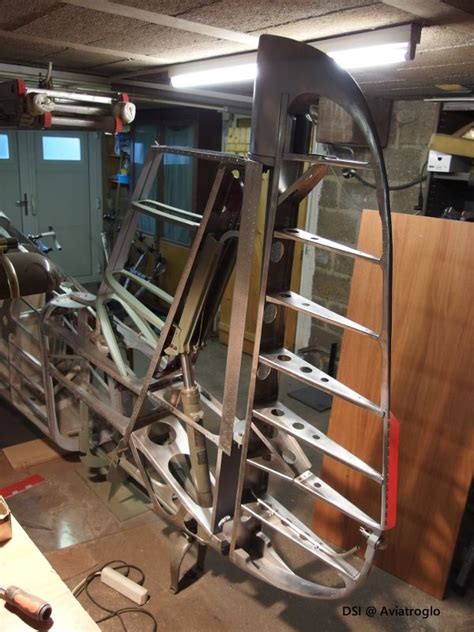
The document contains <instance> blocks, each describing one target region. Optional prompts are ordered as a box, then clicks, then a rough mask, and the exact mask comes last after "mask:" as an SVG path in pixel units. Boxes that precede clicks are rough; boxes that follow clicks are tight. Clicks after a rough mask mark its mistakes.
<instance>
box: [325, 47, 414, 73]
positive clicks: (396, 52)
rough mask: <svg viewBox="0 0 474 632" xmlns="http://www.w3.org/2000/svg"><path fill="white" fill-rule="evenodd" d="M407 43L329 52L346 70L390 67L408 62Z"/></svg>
mask: <svg viewBox="0 0 474 632" xmlns="http://www.w3.org/2000/svg"><path fill="white" fill-rule="evenodd" d="M407 53H408V51H407V43H406V42H402V43H398V44H397V43H396V44H378V45H377V46H362V47H361V48H349V49H346V50H338V51H334V52H331V51H330V50H329V51H328V52H327V54H328V55H329V57H332V58H333V59H334V61H335V62H336V63H337V64H339V66H342V68H345V69H346V70H351V69H352V68H375V67H377V66H388V65H389V64H398V63H400V62H402V61H407Z"/></svg>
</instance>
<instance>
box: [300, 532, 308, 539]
mask: <svg viewBox="0 0 474 632" xmlns="http://www.w3.org/2000/svg"><path fill="white" fill-rule="evenodd" d="M299 536H300V540H307V539H308V537H307V536H306V535H305V534H304V533H300V534H299Z"/></svg>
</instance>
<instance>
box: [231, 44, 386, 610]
mask: <svg viewBox="0 0 474 632" xmlns="http://www.w3.org/2000/svg"><path fill="white" fill-rule="evenodd" d="M257 66H258V76H257V80H256V82H255V89H254V104H253V117H252V141H251V156H252V158H254V159H256V160H258V161H260V162H262V163H264V164H266V165H268V166H269V168H270V169H271V170H273V187H272V193H270V197H269V202H268V206H267V217H266V222H267V227H266V233H265V245H264V255H263V270H262V288H261V294H260V302H259V315H258V318H257V332H256V338H255V340H256V343H255V344H256V348H255V351H254V358H253V366H252V375H253V381H254V383H253V384H252V385H251V388H250V394H249V408H248V411H247V428H246V437H245V438H244V441H243V449H242V453H243V454H242V461H241V473H240V477H241V478H240V483H239V490H238V501H237V505H236V512H235V516H234V532H233V546H232V549H231V558H232V561H233V562H234V563H235V564H236V565H237V566H239V567H241V568H242V569H244V570H246V571H247V572H249V573H251V574H252V575H255V576H256V577H259V578H260V579H262V580H264V581H266V582H268V583H271V584H273V585H275V586H278V587H280V588H282V589H284V590H286V591H288V592H292V593H295V594H299V595H302V596H306V597H313V598H320V599H335V598H341V597H343V596H345V595H347V594H349V593H350V592H352V591H353V590H354V589H355V588H356V587H357V586H358V585H360V583H361V582H362V581H363V580H364V579H365V576H366V575H367V573H368V571H369V570H370V568H371V566H372V563H373V557H374V554H375V551H376V549H377V547H378V545H379V542H380V538H381V535H382V531H383V530H385V529H387V528H390V527H391V526H393V525H392V524H391V523H392V520H391V517H390V516H389V520H388V522H387V478H388V474H389V472H388V465H389V462H388V455H389V431H390V425H389V410H390V338H391V274H392V240H391V222H390V203H389V189H388V182H387V173H386V169H385V164H384V158H383V154H382V149H381V146H380V141H379V139H378V136H377V132H376V129H375V125H374V122H373V119H372V115H371V113H370V110H369V108H368V105H367V102H366V100H365V98H364V96H363V94H362V92H361V90H360V88H359V87H358V85H357V84H356V82H355V81H354V80H353V78H352V77H351V76H350V75H349V74H348V73H347V72H346V71H344V70H343V69H341V68H340V67H339V66H338V65H337V64H336V63H335V62H334V61H333V60H332V59H331V58H329V57H328V56H327V55H325V54H324V53H322V52H321V51H318V50H317V49H315V48H313V47H312V46H309V45H307V44H303V43H301V42H295V41H293V40H290V39H286V38H281V37H275V36H271V35H263V36H262V37H261V38H260V42H259V49H258V56H257ZM319 97H325V98H327V99H330V100H331V101H334V102H335V103H336V104H337V105H339V106H340V107H342V108H343V109H344V110H346V112H347V113H348V114H349V115H350V116H351V118H352V119H353V120H354V121H355V122H356V124H357V125H358V127H359V128H360V130H361V132H362V133H363V136H364V137H365V140H366V144H367V146H368V147H369V149H370V153H371V163H370V168H372V169H373V171H374V178H375V182H376V186H377V192H376V193H377V202H378V207H379V214H380V218H381V223H382V245H383V253H382V256H381V259H380V267H381V268H382V271H383V301H382V303H383V305H382V329H381V332H380V337H379V342H380V347H381V352H382V376H381V377H382V379H381V385H382V387H381V397H380V410H381V413H382V415H381V416H382V423H383V437H384V439H383V447H382V449H383V470H382V483H381V515H380V522H379V524H378V525H377V527H376V528H373V529H371V530H369V531H367V529H365V530H364V531H365V534H366V537H367V546H366V550H365V555H364V561H363V565H362V567H361V568H359V569H358V570H356V569H354V568H353V569H352V570H353V572H352V571H350V570H348V569H347V568H344V567H343V565H341V567H340V568H339V571H338V570H337V564H336V559H337V558H340V556H339V554H337V553H336V552H335V551H334V550H333V551H332V552H331V554H330V555H332V564H329V565H330V566H331V565H332V567H333V569H334V568H336V573H337V575H338V576H339V578H340V579H341V580H342V582H343V584H344V585H343V586H341V587H335V586H327V585H321V584H318V583H314V582H311V581H308V580H305V579H303V578H302V577H300V576H298V575H297V574H296V573H294V572H293V571H292V570H291V569H290V568H289V567H288V566H287V565H286V564H285V562H284V561H283V559H282V558H280V557H279V555H278V554H277V553H276V551H275V550H274V549H273V547H272V546H271V541H270V540H269V539H268V538H267V537H266V536H265V535H263V534H261V533H260V535H259V537H260V538H264V539H265V542H264V545H261V546H260V547H256V549H257V550H260V555H257V557H255V556H254V555H253V554H252V553H251V551H252V550H255V545H254V546H253V547H249V546H248V544H246V537H248V531H247V536H246V537H245V536H242V524H243V523H245V520H248V519H249V516H250V519H251V520H253V521H254V522H253V524H254V525H258V524H260V525H262V524H263V525H265V524H266V525H267V526H269V527H272V528H274V529H276V530H277V531H278V530H280V531H281V526H280V525H281V523H282V522H283V523H285V522H287V520H286V518H285V517H284V516H283V519H282V515H283V513H282V511H281V509H275V503H274V502H273V501H272V503H273V505H272V507H273V509H272V508H270V503H267V504H265V502H263V503H262V502H261V500H260V499H257V502H258V503H260V504H263V505H264V506H265V507H266V509H265V510H263V509H261V507H260V508H258V507H257V508H255V507H254V506H251V505H249V504H248V503H245V501H244V504H242V505H240V506H239V501H240V499H242V500H243V499H244V498H248V493H249V489H248V487H247V489H246V491H244V487H245V485H246V483H245V480H244V477H245V475H244V473H243V472H244V470H245V465H246V459H247V449H248V446H249V437H250V434H251V428H250V425H251V420H252V418H253V406H254V400H255V395H256V394H257V400H260V404H261V400H262V397H263V399H264V400H265V399H266V397H267V395H268V394H269V393H271V392H272V391H273V392H275V391H276V392H277V390H278V387H277V386H275V381H273V386H271V385H270V387H266V391H265V389H264V390H263V391H262V390H260V392H259V390H258V388H257V389H256V386H255V379H256V377H255V375H256V370H257V367H258V364H259V353H260V350H259V347H260V341H261V340H264V339H263V338H262V327H263V328H265V326H264V325H262V318H263V308H264V305H265V293H266V289H267V282H268V283H269V285H272V283H273V284H274V280H273V281H272V280H271V278H270V277H269V276H268V271H269V266H270V265H271V264H270V247H271V244H272V241H273V230H274V226H275V219H276V217H278V191H279V192H280V194H281V193H282V190H285V189H287V188H288V187H289V186H290V185H291V183H292V182H293V181H294V179H295V174H296V176H297V177H298V176H300V177H301V171H300V172H298V170H297V169H295V168H294V165H291V164H290V162H289V160H291V156H290V155H289V154H293V155H294V154H297V153H299V154H306V153H307V152H308V144H309V136H308V135H307V134H306V135H305V133H304V122H305V117H306V115H307V114H308V113H309V112H310V108H311V106H313V105H316V104H317V103H318V99H319ZM302 132H303V133H302ZM322 162H324V161H322ZM283 197H284V196H283ZM294 210H295V212H296V213H297V204H296V206H295V209H294ZM280 219H281V217H280ZM278 221H279V220H278ZM267 327H268V326H267ZM267 333H268V330H267ZM279 335H280V337H281V331H280V332H279ZM277 337H278V336H277ZM264 338H265V336H264ZM263 346H264V347H265V346H267V347H268V336H267V337H266V338H265V342H263ZM260 357H263V356H260ZM284 359H288V360H289V359H290V358H284ZM263 379H265V378H263ZM257 381H258V380H257ZM262 393H263V395H262ZM265 393H266V394H265ZM267 469H268V467H267ZM269 471H271V469H270V470H269ZM250 486H251V485H250ZM259 493H260V492H259ZM391 504H393V499H392V502H391ZM342 511H343V512H344V509H342ZM275 519H276V522H278V523H280V524H279V525H276V523H275ZM250 524H251V523H250ZM293 526H294V528H293V531H294V532H295V531H296V533H298V530H299V537H300V538H301V537H302V535H303V534H305V537H304V538H303V539H304V540H306V541H307V539H308V538H309V537H310V536H309V533H308V532H303V531H302V529H303V527H302V526H301V525H298V523H296V522H294V523H293ZM257 528H258V527H257ZM286 535H287V537H290V539H292V537H293V534H292V533H290V532H289V531H287V532H286ZM247 543H248V540H247ZM321 546H322V547H323V548H322V549H321V548H319V549H318V545H317V542H315V546H314V549H315V551H316V552H315V555H316V557H319V559H320V560H324V559H325V550H324V543H322V541H320V542H319V547H321ZM326 562H327V556H326Z"/></svg>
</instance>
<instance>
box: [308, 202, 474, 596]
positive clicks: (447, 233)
mask: <svg viewBox="0 0 474 632" xmlns="http://www.w3.org/2000/svg"><path fill="white" fill-rule="evenodd" d="M392 221H393V237H394V275H393V279H394V285H393V355H392V403H391V408H392V411H393V413H394V414H395V415H396V417H398V419H399V420H400V452H399V454H400V459H399V498H398V523H397V526H396V528H395V529H393V530H392V531H389V532H388V533H387V538H386V539H387V547H386V549H385V550H383V551H378V553H377V556H376V564H377V565H378V566H380V567H381V568H383V569H384V570H386V571H389V572H390V573H393V574H394V575H396V576H397V577H400V578H401V579H403V580H405V581H407V582H408V583H409V584H411V585H414V586H416V587H418V588H420V589H421V590H424V591H425V592H427V593H429V594H431V595H435V596H436V597H438V598H442V597H443V595H444V591H445V587H446V581H447V577H448V573H449V570H450V566H451V560H452V557H453V552H454V548H455V545H456V540H457V534H458V530H459V526H460V522H461V519H462V516H463V512H464V508H465V505H466V500H467V495H468V492H469V487H470V484H471V478H472V472H473V463H474V424H473V411H474V388H473V376H474V353H473V349H474V327H473V326H472V323H473V322H474V301H473V298H472V297H473V295H474V277H473V272H472V271H473V270H474V248H473V247H472V244H473V243H474V224H470V223H468V222H457V221H449V220H443V219H436V218H430V217H420V216H414V215H401V214H397V213H394V214H392ZM358 248H359V249H360V250H365V251H368V252H372V253H378V252H380V250H379V248H380V224H379V219H378V215H377V213H376V212H375V211H364V212H363V215H362V221H361V228H360V232H359V240H358ZM380 286H381V272H380V270H379V269H378V267H377V266H374V265H371V264H369V263H366V262H362V261H360V262H359V261H358V262H356V264H355V268H354V275H353V279H352V287H351V295H350V299H349V307H348V314H347V315H348V317H349V318H351V319H353V320H355V321H358V322H360V323H362V324H364V325H366V326H367V327H371V328H372V329H376V330H377V329H378V328H379V326H380V323H379V322H376V321H377V319H376V317H375V315H377V314H379V312H380V309H379V304H378V303H377V301H378V300H379V296H380ZM377 347H378V343H377V342H376V341H375V340H370V339H368V338H367V337H365V336H360V335H358V334H356V333H350V332H347V333H346V334H345V335H344V340H343V344H342V349H341V358H340V362H339V370H338V376H337V377H338V379H339V380H340V381H342V382H343V383H345V384H348V386H350V387H351V388H353V389H355V390H357V391H358V392H360V393H362V394H363V395H365V396H366V397H369V398H370V399H372V400H375V401H378V392H379V384H380V353H379V351H378V348H377ZM328 435H329V436H330V437H331V438H332V439H334V440H335V441H338V442H339V443H341V444H342V445H343V446H344V447H345V448H347V449H348V450H350V451H351V452H353V453H355V454H356V455H357V456H359V457H361V458H362V459H364V460H365V461H367V462H369V463H370V464H371V465H372V466H373V467H376V468H378V469H379V471H380V469H381V463H380V440H381V424H380V420H379V419H378V418H376V417H375V416H373V415H371V414H370V413H368V412H367V411H365V410H363V409H362V408H357V407H355V406H352V405H351V404H349V403H346V402H344V401H342V400H341V399H339V398H337V397H335V398H334V402H333V407H332V414H331V419H330V423H329V431H328ZM323 477H324V479H325V480H327V482H328V483H329V484H330V485H333V486H334V487H335V488H336V489H337V490H338V491H339V492H341V493H342V494H344V495H345V496H347V497H348V498H349V499H350V500H352V501H353V502H356V503H357V504H358V506H360V507H361V508H362V509H364V510H365V511H367V512H368V513H369V514H371V515H373V516H374V517H377V518H379V516H378V515H377V509H378V507H379V494H380V488H379V486H378V485H377V484H376V483H373V482H372V481H369V480H368V479H367V478H364V477H363V476H361V475H359V474H358V473H357V472H355V471H354V470H349V468H347V467H344V466H342V465H341V464H338V463H337V462H336V461H334V460H332V459H329V458H327V457H325V458H324V461H323ZM314 526H315V530H316V531H317V532H318V534H319V535H320V536H322V537H323V538H326V539H327V540H329V541H331V542H333V543H335V544H339V545H342V546H344V548H350V547H351V546H353V544H354V542H355V541H358V533H357V529H358V526H357V525H356V523H355V522H353V521H352V520H350V519H349V518H345V517H343V516H342V514H340V513H338V512H336V511H335V510H334V509H333V508H332V507H330V506H329V505H327V504H324V503H322V502H318V503H317V506H316V511H315V520H314Z"/></svg>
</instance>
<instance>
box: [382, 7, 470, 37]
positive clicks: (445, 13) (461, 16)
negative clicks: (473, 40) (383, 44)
mask: <svg viewBox="0 0 474 632" xmlns="http://www.w3.org/2000/svg"><path fill="white" fill-rule="evenodd" d="M382 2H383V3H384V4H388V5H390V6H391V7H395V8H396V9H400V10H401V11H405V12H406V13H411V14H412V15H416V16H417V17H419V18H423V19H424V20H427V21H428V22H431V23H432V24H439V25H444V26H450V27H451V28H452V29H453V30H455V31H461V32H462V33H474V15H473V14H472V13H467V11H463V10H462V9H458V8H457V7H453V6H452V5H450V4H445V3H444V2H442V1H441V0H382Z"/></svg>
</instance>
